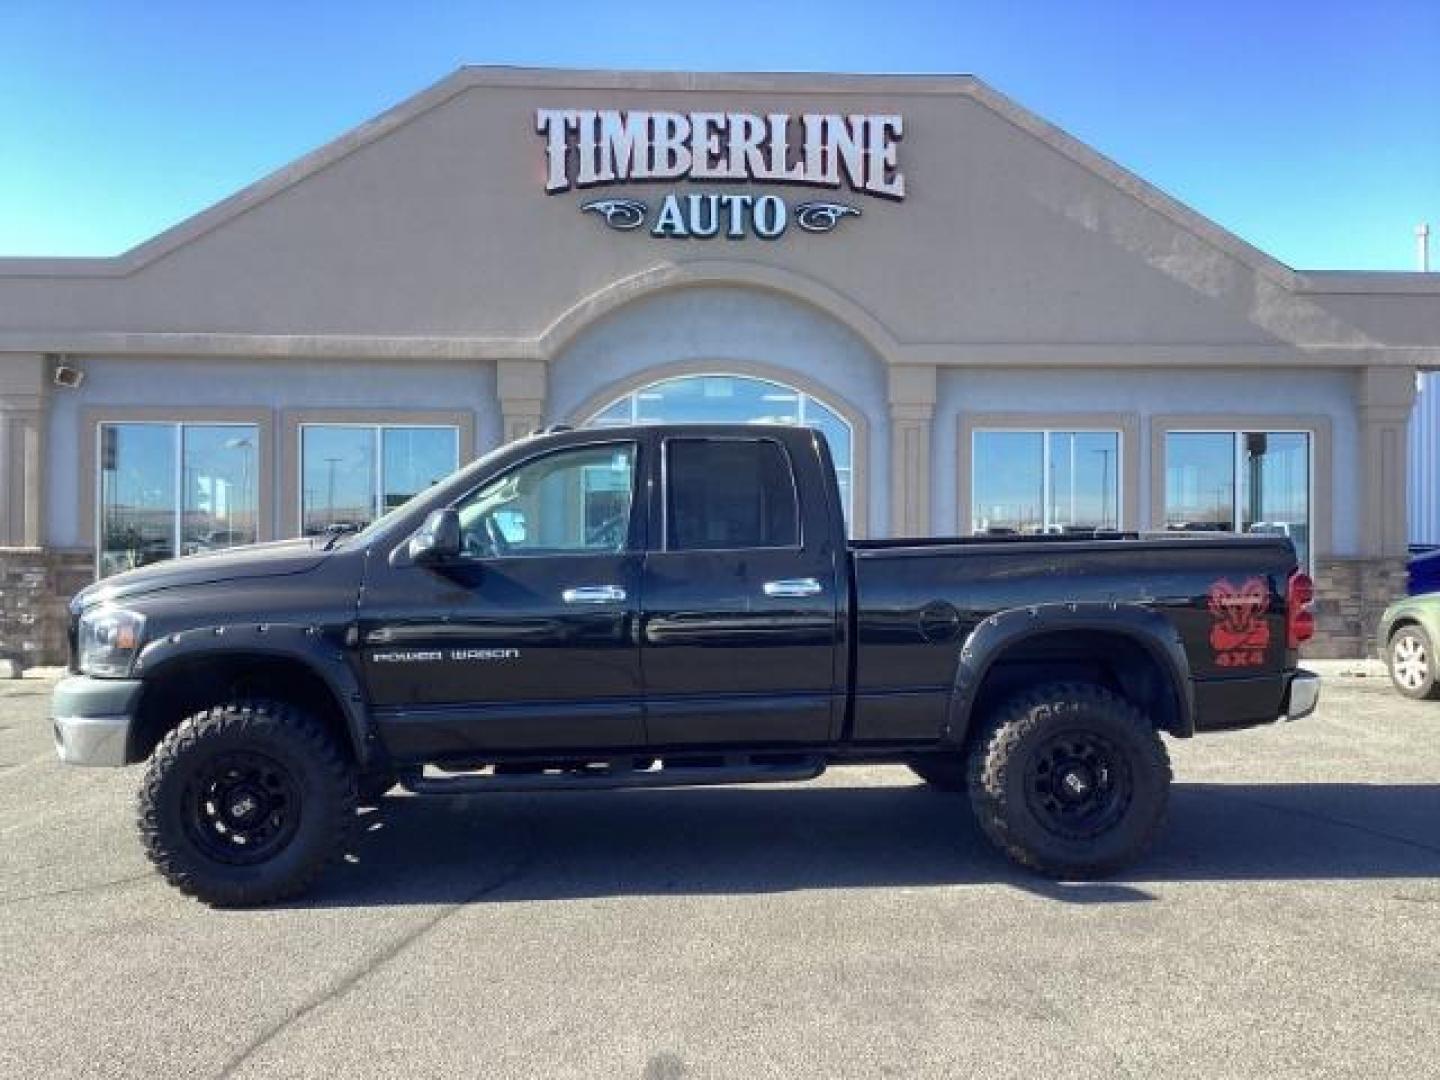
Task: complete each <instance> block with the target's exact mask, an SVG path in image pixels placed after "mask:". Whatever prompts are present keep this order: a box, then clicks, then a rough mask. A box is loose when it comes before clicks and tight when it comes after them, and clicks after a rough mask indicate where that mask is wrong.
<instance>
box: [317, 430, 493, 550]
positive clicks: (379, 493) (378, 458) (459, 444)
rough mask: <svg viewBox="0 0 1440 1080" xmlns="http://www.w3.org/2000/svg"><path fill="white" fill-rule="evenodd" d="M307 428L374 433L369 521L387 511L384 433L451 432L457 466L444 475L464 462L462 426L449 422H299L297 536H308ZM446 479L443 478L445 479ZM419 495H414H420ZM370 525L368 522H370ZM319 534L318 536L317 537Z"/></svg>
mask: <svg viewBox="0 0 1440 1080" xmlns="http://www.w3.org/2000/svg"><path fill="white" fill-rule="evenodd" d="M306 428H353V429H357V430H368V431H370V432H371V434H372V436H373V438H374V443H373V448H374V453H373V462H372V468H371V473H372V475H371V477H370V480H371V493H372V496H373V498H372V500H371V510H372V511H373V513H374V516H373V517H371V519H370V522H374V521H378V520H379V519H380V518H381V517H382V516H383V515H384V514H386V513H388V511H387V510H386V509H385V505H384V503H385V432H386V431H391V430H407V429H408V430H415V429H420V430H426V431H449V432H450V433H451V434H452V435H453V436H454V442H455V464H454V465H453V466H451V468H450V471H449V472H447V473H446V474H445V475H446V476H450V475H452V474H453V473H454V472H455V471H456V470H457V469H459V468H460V466H461V465H462V464H463V463H464V460H465V458H464V451H463V443H464V432H463V430H462V427H461V425H460V424H457V423H446V422H444V421H442V420H426V421H420V422H413V423H412V422H410V421H408V420H377V421H366V420H326V419H323V418H321V419H313V420H307V419H299V420H297V421H296V422H295V439H294V441H295V473H294V476H295V504H294V505H295V535H296V536H302V537H303V536H306V535H309V534H307V533H306V532H305V429H306ZM442 479H443V478H442ZM417 494H419V492H412V495H417ZM367 524H369V522H367ZM317 535H319V534H317Z"/></svg>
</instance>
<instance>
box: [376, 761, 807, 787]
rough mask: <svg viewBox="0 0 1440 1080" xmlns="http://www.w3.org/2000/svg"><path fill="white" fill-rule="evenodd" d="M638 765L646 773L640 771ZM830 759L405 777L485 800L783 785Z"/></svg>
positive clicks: (585, 765) (609, 764)
mask: <svg viewBox="0 0 1440 1080" xmlns="http://www.w3.org/2000/svg"><path fill="white" fill-rule="evenodd" d="M637 765H640V766H644V767H637ZM824 771H825V759H824V758H822V757H820V756H819V755H809V754H754V755H725V756H724V757H719V756H711V755H706V756H705V757H703V758H699V757H697V758H670V759H650V760H648V761H647V760H646V759H638V760H637V759H636V758H633V757H625V758H614V759H610V760H605V761H590V762H577V763H576V764H575V765H574V766H567V767H564V768H547V769H543V770H539V771H536V772H511V771H501V772H498V773H497V772H492V771H490V770H488V769H487V770H485V771H483V772H470V773H458V774H453V775H448V776H447V775H439V776H437V775H435V774H434V773H433V772H431V771H429V770H428V769H427V770H424V771H421V772H418V773H411V774H410V775H408V776H404V775H402V776H401V777H400V784H401V786H402V787H403V788H405V790H406V791H409V792H411V793H413V794H415V795H480V794H484V793H487V792H502V791H604V790H607V789H611V788H667V787H696V786H706V785H712V784H778V783H784V782H788V781H793V780H813V779H815V777H817V776H819V775H820V774H821V773H823V772H824Z"/></svg>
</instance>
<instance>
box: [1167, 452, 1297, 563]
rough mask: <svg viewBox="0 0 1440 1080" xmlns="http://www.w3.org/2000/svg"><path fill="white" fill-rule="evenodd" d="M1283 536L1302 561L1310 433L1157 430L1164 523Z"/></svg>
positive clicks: (1183, 527) (1189, 528) (1178, 527)
mask: <svg viewBox="0 0 1440 1080" xmlns="http://www.w3.org/2000/svg"><path fill="white" fill-rule="evenodd" d="M1237 522H1238V523H1239V525H1238V530H1239V531H1241V532H1247V533H1260V534H1268V535H1274V536H1287V537H1289V538H1290V539H1291V540H1292V541H1293V542H1294V544H1295V551H1296V553H1297V554H1298V555H1299V557H1300V562H1301V563H1302V564H1303V565H1306V566H1308V565H1310V558H1311V551H1310V435H1309V433H1308V432H1303V431H1219V432H1217V431H1172V432H1169V433H1167V434H1166V436H1165V527H1166V528H1167V529H1171V530H1176V531H1185V532H1196V531H1199V532H1211V531H1214V532H1233V531H1236V529H1237V526H1236V523H1237Z"/></svg>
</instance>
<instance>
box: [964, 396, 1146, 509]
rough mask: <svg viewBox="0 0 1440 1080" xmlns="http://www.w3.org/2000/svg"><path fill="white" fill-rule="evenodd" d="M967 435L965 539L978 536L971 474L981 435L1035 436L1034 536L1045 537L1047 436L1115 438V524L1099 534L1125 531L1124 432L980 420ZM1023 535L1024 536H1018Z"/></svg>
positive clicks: (1098, 427) (1115, 428)
mask: <svg viewBox="0 0 1440 1080" xmlns="http://www.w3.org/2000/svg"><path fill="white" fill-rule="evenodd" d="M969 434H970V447H969V450H970V455H969V466H970V468H969V473H970V475H969V483H968V486H967V492H968V503H969V505H968V506H966V507H965V508H964V511H963V512H964V514H965V515H966V516H967V517H968V518H969V521H970V533H969V535H982V534H978V533H976V532H975V529H976V527H977V526H976V523H975V474H976V470H977V469H978V468H979V464H980V460H979V453H978V442H977V440H978V438H979V436H981V435H990V434H1000V435H1039V436H1040V518H1041V522H1040V527H1041V530H1042V532H1041V533H1040V534H1037V535H1046V534H1045V533H1044V530H1047V529H1049V528H1050V526H1051V524H1052V521H1051V516H1052V512H1053V510H1054V506H1053V505H1052V503H1051V492H1050V485H1048V484H1047V483H1046V482H1045V480H1046V477H1047V476H1048V475H1049V472H1050V436H1052V435H1114V436H1115V473H1114V478H1115V483H1114V492H1115V513H1114V518H1115V524H1114V525H1113V526H1109V527H1107V529H1106V530H1102V531H1116V532H1118V531H1121V530H1123V529H1124V528H1125V511H1126V509H1127V503H1128V500H1127V499H1126V497H1125V487H1126V485H1125V466H1126V464H1127V459H1126V451H1125V442H1126V438H1125V435H1126V433H1125V429H1124V428H1123V427H1121V426H1120V425H1118V424H1117V425H1105V424H1065V425H1064V426H1053V425H1045V426H1035V425H1025V424H1017V425H1012V424H993V423H986V422H984V421H983V420H979V421H977V422H976V423H975V424H974V425H973V426H971V427H970V429H969ZM1021 535H1025V534H1023V533H1022V534H1021Z"/></svg>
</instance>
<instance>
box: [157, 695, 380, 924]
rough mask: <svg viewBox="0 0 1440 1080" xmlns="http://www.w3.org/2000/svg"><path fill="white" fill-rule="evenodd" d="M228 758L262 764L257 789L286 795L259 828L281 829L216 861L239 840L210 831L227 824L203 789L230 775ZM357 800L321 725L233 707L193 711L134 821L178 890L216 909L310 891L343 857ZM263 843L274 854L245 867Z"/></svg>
mask: <svg viewBox="0 0 1440 1080" xmlns="http://www.w3.org/2000/svg"><path fill="white" fill-rule="evenodd" d="M234 761H240V762H245V761H259V762H262V763H268V764H262V765H261V766H260V771H262V772H265V773H266V775H265V777H264V779H263V780H261V781H257V782H256V786H260V785H263V784H273V785H274V786H276V787H277V788H283V792H284V794H283V797H281V798H280V799H279V800H277V801H276V802H275V804H274V808H275V809H276V813H275V814H274V815H270V814H269V812H268V811H267V812H266V815H265V820H264V822H263V823H262V826H261V827H269V826H270V824H271V822H273V821H275V820H283V821H284V822H285V825H284V828H283V829H281V828H278V827H277V828H276V829H275V830H274V832H275V838H274V839H272V840H271V841H269V842H268V843H267V844H262V845H261V847H259V848H256V849H253V850H252V851H246V850H245V849H243V848H240V847H238V846H237V847H232V848H230V849H229V850H227V851H222V852H220V853H219V854H216V853H215V848H216V846H217V845H223V844H225V843H226V841H227V839H228V840H229V842H231V843H232V844H233V843H236V841H235V839H234V836H230V837H227V836H226V835H225V830H224V829H218V830H217V828H216V827H215V826H214V825H213V824H211V822H212V821H213V820H223V819H220V816H219V813H218V812H217V811H216V810H215V809H214V802H215V801H216V799H215V798H214V797H213V791H214V790H215V789H214V788H213V787H210V786H208V785H209V784H210V782H211V781H212V780H213V778H214V777H215V776H216V774H217V770H218V771H219V772H221V773H224V774H225V775H227V776H228V775H233V773H232V772H229V771H228V770H226V769H225V766H226V765H227V764H228V763H230V762H234ZM267 770H268V771H267ZM202 791H209V792H211V793H212V794H211V795H210V796H203V795H202V794H201V793H202ZM262 797H264V796H262ZM355 800H356V792H355V772H354V768H353V767H352V766H351V765H350V763H349V762H348V761H347V760H346V758H345V756H344V754H343V753H342V752H341V749H340V747H339V746H338V745H337V744H336V741H335V739H334V738H333V737H332V736H331V735H330V734H329V732H327V731H326V730H325V728H324V727H323V726H322V725H321V723H320V722H319V721H318V720H316V719H315V718H314V717H313V716H311V715H309V714H308V713H306V712H304V711H302V710H300V709H297V708H295V707H293V706H291V705H288V704H285V703H284V702H279V701H266V700H254V701H249V700H247V701H236V702H229V703H227V704H224V705H217V706H214V707H212V708H209V709H205V710H203V711H202V712H198V713H196V714H195V715H194V716H191V717H189V718H188V719H186V720H185V721H183V722H182V723H181V724H180V726H179V727H177V728H175V729H174V730H173V731H171V732H170V733H169V734H168V735H167V736H165V738H164V739H163V740H161V742H160V745H159V747H157V748H156V750H155V753H154V755H153V756H152V757H151V759H150V764H149V766H148V767H147V768H146V771H145V777H144V779H143V780H142V782H141V784H140V796H139V806H138V814H137V824H138V825H139V829H140V839H141V843H142V844H143V845H144V848H145V854H146V855H147V856H148V857H149V859H150V861H151V862H152V863H154V864H155V868H156V869H157V870H159V871H160V874H161V876H163V877H164V878H165V880H166V881H168V882H169V883H170V884H171V885H173V886H175V888H177V889H179V890H180V891H181V892H183V893H185V894H187V895H189V896H193V897H195V898H196V899H198V900H201V901H203V902H204V903H207V904H210V905H212V906H214V907H248V906H252V905H256V904H266V903H271V902H274V901H276V900H283V899H286V898H288V897H292V896H296V895H298V894H299V893H302V892H304V891H305V890H306V889H307V888H309V887H310V886H311V885H312V884H313V883H314V881H315V879H316V878H317V877H319V875H320V873H321V871H322V870H324V869H325V867H326V865H327V864H328V863H330V862H331V861H332V860H333V859H336V858H338V857H339V856H341V855H342V854H343V853H344V852H345V851H346V850H347V848H348V845H349V841H350V837H351V834H352V830H353V828H354V825H355ZM282 808H283V813H282V812H281V810H282ZM292 814H293V817H291V816H289V815H292ZM241 831H243V830H240V829H238V828H237V829H233V830H231V832H232V833H234V834H235V835H238V834H239V833H240V832H241ZM217 834H218V839H217ZM267 846H273V847H274V850H273V851H271V852H268V853H267V854H265V856H264V857H263V859H262V860H261V861H251V862H248V863H246V862H244V860H246V859H254V858H255V857H256V852H263V851H264V850H265V848H266V847H267Z"/></svg>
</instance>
